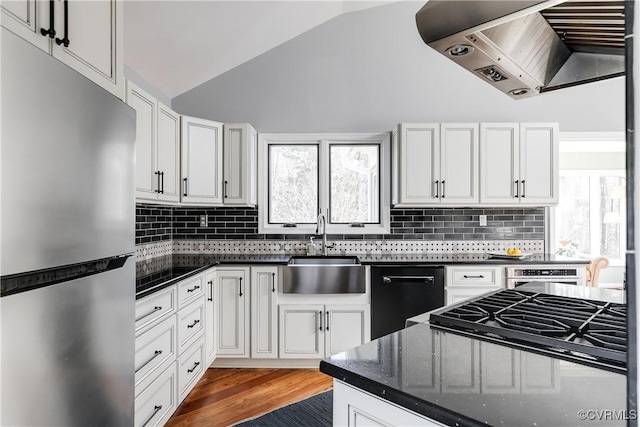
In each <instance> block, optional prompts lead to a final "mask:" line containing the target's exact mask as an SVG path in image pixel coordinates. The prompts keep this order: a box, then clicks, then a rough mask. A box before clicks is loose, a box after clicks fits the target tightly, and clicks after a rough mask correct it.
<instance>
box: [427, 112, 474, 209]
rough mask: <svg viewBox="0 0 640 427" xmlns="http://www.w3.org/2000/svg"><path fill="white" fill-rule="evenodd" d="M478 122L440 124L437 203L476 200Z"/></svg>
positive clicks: (471, 201) (472, 201) (467, 202)
mask: <svg viewBox="0 0 640 427" xmlns="http://www.w3.org/2000/svg"><path fill="white" fill-rule="evenodd" d="M478 150H479V146H478V124H477V123H442V124H441V125H440V192H439V194H437V196H439V197H440V202H441V203H444V204H450V203H456V204H460V203H463V204H469V203H478V201H479V200H480V198H479V196H478Z"/></svg>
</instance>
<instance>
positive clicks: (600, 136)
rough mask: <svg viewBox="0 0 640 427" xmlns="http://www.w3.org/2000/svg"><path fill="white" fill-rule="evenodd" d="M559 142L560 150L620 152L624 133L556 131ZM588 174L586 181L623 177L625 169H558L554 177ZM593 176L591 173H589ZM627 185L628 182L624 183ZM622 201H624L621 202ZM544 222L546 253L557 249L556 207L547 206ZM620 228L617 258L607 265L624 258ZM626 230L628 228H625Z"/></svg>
mask: <svg viewBox="0 0 640 427" xmlns="http://www.w3.org/2000/svg"><path fill="white" fill-rule="evenodd" d="M559 141H560V152H561V153H562V152H614V153H615V152H624V151H625V136H624V132H560V135H559ZM561 174H564V175H588V176H589V179H590V181H591V180H592V179H593V176H595V175H614V176H615V175H619V176H620V177H622V178H625V180H626V178H627V177H626V169H624V168H620V169H611V168H603V169H593V168H589V169H580V170H576V169H560V170H559V174H558V179H559V178H560V175H561ZM592 175H593V176H592ZM627 184H628V183H627ZM623 203H624V202H623ZM625 213H626V212H622V214H623V217H622V219H621V221H625V220H626V217H625V216H624V214H625ZM592 215H593V214H591V216H592ZM546 218H547V221H546V222H547V224H546V230H547V232H546V233H545V234H546V235H545V243H547V244H546V245H545V246H546V247H547V250H548V252H550V253H555V252H556V250H557V246H556V242H557V238H556V232H555V230H556V207H549V208H548V212H547V215H546ZM590 227H591V228H592V229H593V227H594V226H593V224H591V219H590ZM622 230H623V229H622V227H621V246H622V247H621V248H620V254H621V259H615V258H610V259H609V261H610V265H611V266H624V265H625V258H624V254H625V251H626V237H625V235H624V233H622ZM624 230H627V228H626V223H625V226H624ZM627 232H628V230H627ZM590 240H591V242H590V243H591V244H593V243H594V240H593V237H591V238H590ZM579 255H580V256H585V255H587V256H593V257H595V256H599V255H597V254H582V253H580V254H579Z"/></svg>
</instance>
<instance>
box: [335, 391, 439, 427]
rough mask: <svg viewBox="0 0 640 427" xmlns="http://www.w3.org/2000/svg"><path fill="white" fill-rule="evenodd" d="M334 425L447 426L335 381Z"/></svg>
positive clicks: (351, 426) (354, 426)
mask: <svg viewBox="0 0 640 427" xmlns="http://www.w3.org/2000/svg"><path fill="white" fill-rule="evenodd" d="M333 425H334V426H349V427H359V426H385V427H386V426H429V427H434V426H443V424H440V423H438V422H436V421H434V420H432V419H429V418H427V417H425V416H423V415H420V414H417V413H415V412H412V411H410V410H408V409H405V408H402V407H400V406H398V405H396V404H394V403H391V402H388V401H386V400H383V399H380V398H379V397H376V396H373V395H371V394H369V393H367V392H365V391H363V390H360V389H357V388H354V387H351V386H350V385H347V384H345V383H343V382H341V381H338V380H333Z"/></svg>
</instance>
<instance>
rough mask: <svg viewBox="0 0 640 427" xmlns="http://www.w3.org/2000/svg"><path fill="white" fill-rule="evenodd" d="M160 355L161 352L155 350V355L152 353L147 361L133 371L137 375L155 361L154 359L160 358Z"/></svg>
mask: <svg viewBox="0 0 640 427" xmlns="http://www.w3.org/2000/svg"><path fill="white" fill-rule="evenodd" d="M161 354H162V350H156V351H155V353H153V356H151V358H150V359H149V360H147V361H146V362H144V363H143V364H142V366H140V367H139V368H138V369H136V370H135V373H136V374H137V373H138V371H139V370H140V369H142V368H144V367H145V366H147V365H148V364H149V363H151V362H152V361H153V359H155V358H156V357H158V356H160V355H161Z"/></svg>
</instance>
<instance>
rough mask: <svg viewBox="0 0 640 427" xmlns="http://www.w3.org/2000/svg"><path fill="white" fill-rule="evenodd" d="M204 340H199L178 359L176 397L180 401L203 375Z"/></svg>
mask: <svg viewBox="0 0 640 427" xmlns="http://www.w3.org/2000/svg"><path fill="white" fill-rule="evenodd" d="M204 369H205V366H204V339H200V340H199V341H197V342H196V343H195V344H194V345H193V346H191V347H189V349H188V350H187V351H185V353H184V354H183V355H182V356H181V357H180V358H179V359H178V397H179V398H180V401H182V400H183V399H184V398H185V397H186V396H187V394H189V392H190V391H191V389H193V387H194V386H195V385H196V382H197V381H198V380H199V379H200V377H202V375H203V374H204Z"/></svg>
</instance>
